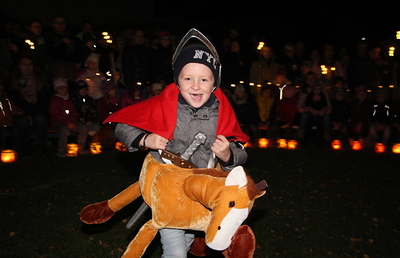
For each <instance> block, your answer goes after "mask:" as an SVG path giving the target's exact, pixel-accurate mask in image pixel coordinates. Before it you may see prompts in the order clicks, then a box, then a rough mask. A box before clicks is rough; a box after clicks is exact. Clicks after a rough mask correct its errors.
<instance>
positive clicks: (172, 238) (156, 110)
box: [106, 29, 248, 258]
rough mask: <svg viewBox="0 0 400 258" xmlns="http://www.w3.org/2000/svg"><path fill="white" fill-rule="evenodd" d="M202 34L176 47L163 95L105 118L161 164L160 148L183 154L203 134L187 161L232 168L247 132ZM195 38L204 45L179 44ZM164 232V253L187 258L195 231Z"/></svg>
mask: <svg viewBox="0 0 400 258" xmlns="http://www.w3.org/2000/svg"><path fill="white" fill-rule="evenodd" d="M199 34H200V33H199V32H198V31H197V30H195V29H192V30H190V31H189V32H188V34H187V35H186V36H185V37H184V39H183V40H182V41H181V43H180V44H179V46H178V48H177V51H176V53H175V55H174V57H175V58H174V60H173V73H174V79H175V83H172V84H170V85H168V86H167V87H166V88H165V89H164V90H163V91H162V93H161V94H160V95H157V96H154V97H152V98H150V99H147V100H145V101H142V102H140V103H137V104H135V105H132V106H128V107H126V108H124V109H122V110H121V111H119V112H116V113H114V114H113V115H111V116H110V117H109V118H108V119H107V120H106V122H117V123H119V124H118V125H117V127H116V130H115V133H116V136H117V138H118V139H119V140H120V141H121V142H122V143H123V144H125V146H128V149H129V150H130V151H135V150H138V149H139V148H143V147H147V148H149V149H151V154H152V155H153V156H154V157H155V158H156V159H157V160H159V161H160V162H163V160H162V159H161V157H160V154H159V151H158V150H168V151H170V152H174V153H178V154H179V153H182V152H184V150H185V149H186V148H187V147H188V146H189V145H190V143H191V142H192V141H193V139H194V136H195V135H196V134H197V133H198V132H203V133H205V134H206V136H207V139H206V141H205V143H204V144H202V145H200V146H199V147H198V149H197V150H196V151H195V152H194V154H193V155H192V156H191V157H190V158H189V161H191V162H192V163H193V164H194V165H195V166H197V167H199V168H206V167H215V165H216V163H217V162H219V163H220V165H221V167H222V168H223V169H224V170H230V169H232V168H233V167H235V166H238V165H241V164H243V163H245V161H246V160H247V153H246V151H245V149H244V148H243V146H242V144H241V143H244V142H246V141H247V140H248V136H247V135H245V134H244V133H243V132H242V131H241V129H240V126H239V124H238V122H237V120H236V117H235V113H234V111H233V109H232V107H231V106H230V104H229V100H228V99H227V98H226V96H225V95H224V94H223V92H222V91H221V89H220V88H219V82H220V76H221V75H220V63H219V59H218V56H217V54H216V52H215V51H214V50H215V49H214V47H213V46H212V45H211V43H209V41H208V39H207V38H205V37H204V36H203V35H202V34H200V37H197V36H198V35H199ZM195 35H196V36H195ZM191 38H197V39H199V40H200V42H201V43H204V44H200V43H194V44H187V45H186V46H184V47H183V48H180V46H183V45H184V44H185V43H187V41H189V39H191ZM207 43H209V44H207ZM206 45H209V46H210V45H211V48H208V47H206ZM160 236H161V243H162V245H163V256H162V257H174V258H180V257H186V254H187V252H188V250H189V248H190V246H191V244H192V242H193V240H194V234H191V233H187V232H185V231H184V230H180V229H162V230H160Z"/></svg>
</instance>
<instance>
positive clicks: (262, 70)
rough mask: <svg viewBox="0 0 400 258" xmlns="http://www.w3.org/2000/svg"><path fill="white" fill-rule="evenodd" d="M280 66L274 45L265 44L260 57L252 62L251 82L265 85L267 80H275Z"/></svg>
mask: <svg viewBox="0 0 400 258" xmlns="http://www.w3.org/2000/svg"><path fill="white" fill-rule="evenodd" d="M278 67H279V65H278V63H277V62H276V61H275V55H274V53H273V50H272V47H271V46H268V45H264V46H263V47H262V48H261V50H260V52H259V55H258V59H257V60H255V61H253V63H252V64H251V67H250V82H252V83H255V84H261V85H265V83H266V82H271V81H273V80H274V79H275V76H276V73H277V71H278Z"/></svg>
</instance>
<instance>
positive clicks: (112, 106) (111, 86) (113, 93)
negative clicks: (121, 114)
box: [93, 81, 121, 149]
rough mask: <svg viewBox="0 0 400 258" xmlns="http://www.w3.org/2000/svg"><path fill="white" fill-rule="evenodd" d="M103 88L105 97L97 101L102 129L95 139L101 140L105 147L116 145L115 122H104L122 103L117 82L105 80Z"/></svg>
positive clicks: (109, 147)
mask: <svg viewBox="0 0 400 258" xmlns="http://www.w3.org/2000/svg"><path fill="white" fill-rule="evenodd" d="M101 90H102V92H103V94H104V97H102V98H100V99H99V100H98V101H97V111H98V118H99V122H100V124H101V127H100V131H99V132H98V133H97V134H96V136H95V137H94V138H93V141H96V142H100V144H101V146H102V147H103V148H104V149H111V148H113V147H114V145H115V142H116V138H115V134H114V131H115V123H104V121H105V119H106V118H107V117H108V116H109V115H111V114H112V113H114V112H116V111H118V110H120V109H121V104H120V101H119V97H118V88H117V84H115V82H113V81H104V82H103V84H102V86H101Z"/></svg>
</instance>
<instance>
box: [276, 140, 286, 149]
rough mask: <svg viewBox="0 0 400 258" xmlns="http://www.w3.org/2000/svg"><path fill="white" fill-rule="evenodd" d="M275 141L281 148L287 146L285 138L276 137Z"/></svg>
mask: <svg viewBox="0 0 400 258" xmlns="http://www.w3.org/2000/svg"><path fill="white" fill-rule="evenodd" d="M277 143H278V148H283V149H286V148H287V142H286V139H278V141H277Z"/></svg>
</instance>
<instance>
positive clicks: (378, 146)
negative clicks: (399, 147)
mask: <svg viewBox="0 0 400 258" xmlns="http://www.w3.org/2000/svg"><path fill="white" fill-rule="evenodd" d="M385 149H386V148H385V144H383V143H381V142H378V143H376V144H375V152H376V153H382V152H385Z"/></svg>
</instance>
